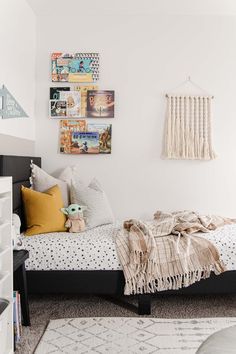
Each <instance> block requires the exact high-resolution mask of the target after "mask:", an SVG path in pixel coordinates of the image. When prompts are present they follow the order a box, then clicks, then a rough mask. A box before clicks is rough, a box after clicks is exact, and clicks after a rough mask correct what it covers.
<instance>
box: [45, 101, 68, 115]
mask: <svg viewBox="0 0 236 354" xmlns="http://www.w3.org/2000/svg"><path fill="white" fill-rule="evenodd" d="M66 110H67V104H66V101H65V100H50V101H49V115H50V117H52V118H62V117H66Z"/></svg>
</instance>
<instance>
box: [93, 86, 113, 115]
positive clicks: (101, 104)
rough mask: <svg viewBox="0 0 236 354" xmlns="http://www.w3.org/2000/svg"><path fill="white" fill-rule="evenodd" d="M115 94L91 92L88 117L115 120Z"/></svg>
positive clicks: (111, 92) (98, 91)
mask: <svg viewBox="0 0 236 354" xmlns="http://www.w3.org/2000/svg"><path fill="white" fill-rule="evenodd" d="M114 108H115V92H114V91H102V90H89V91H88V92H87V117H89V118H114Z"/></svg>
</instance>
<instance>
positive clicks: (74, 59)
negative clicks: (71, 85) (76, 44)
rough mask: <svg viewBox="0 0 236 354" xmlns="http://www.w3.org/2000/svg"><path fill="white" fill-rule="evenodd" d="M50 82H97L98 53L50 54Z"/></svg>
mask: <svg viewBox="0 0 236 354" xmlns="http://www.w3.org/2000/svg"><path fill="white" fill-rule="evenodd" d="M51 70H52V81H54V82H60V81H61V82H66V81H67V82H83V83H90V82H95V81H98V80H99V54H98V53H61V52H59V53H52V55H51Z"/></svg>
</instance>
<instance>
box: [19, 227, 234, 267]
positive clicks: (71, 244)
mask: <svg viewBox="0 0 236 354" xmlns="http://www.w3.org/2000/svg"><path fill="white" fill-rule="evenodd" d="M120 227H121V224H120V223H115V224H109V225H104V226H99V227H96V228H93V229H90V230H87V231H85V232H83V233H79V234H72V233H68V232H58V233H48V234H41V235H36V236H22V246H21V247H20V248H22V249H27V250H28V251H29V253H30V257H29V259H28V260H27V261H26V269H27V270H121V269H122V268H121V265H120V262H119V259H118V256H117V253H116V246H115V241H114V237H115V235H116V233H117V231H118V229H119V228H120ZM198 236H201V237H206V238H207V239H208V240H209V241H211V242H212V243H213V244H214V245H215V246H216V247H217V248H218V250H219V252H220V255H221V259H222V261H223V262H224V263H225V265H226V267H227V269H228V270H236V224H232V225H226V226H224V227H221V228H219V229H217V230H215V231H212V232H209V233H198Z"/></svg>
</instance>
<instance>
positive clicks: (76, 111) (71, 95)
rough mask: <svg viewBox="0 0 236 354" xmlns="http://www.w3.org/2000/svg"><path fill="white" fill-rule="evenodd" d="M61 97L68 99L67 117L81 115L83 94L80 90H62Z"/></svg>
mask: <svg viewBox="0 0 236 354" xmlns="http://www.w3.org/2000/svg"><path fill="white" fill-rule="evenodd" d="M60 97H61V99H62V100H64V101H66V114H67V117H81V95H80V92H79V91H61V92H60Z"/></svg>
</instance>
